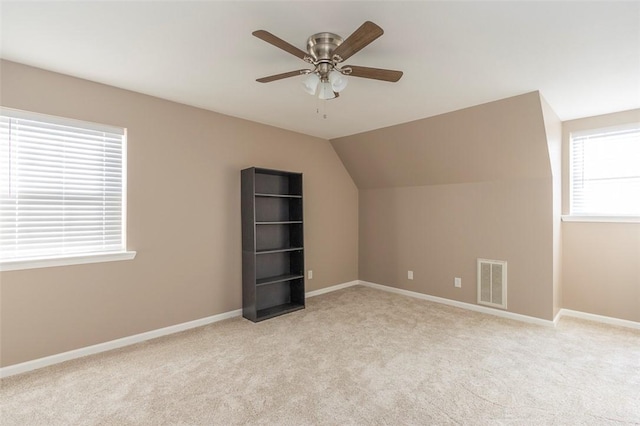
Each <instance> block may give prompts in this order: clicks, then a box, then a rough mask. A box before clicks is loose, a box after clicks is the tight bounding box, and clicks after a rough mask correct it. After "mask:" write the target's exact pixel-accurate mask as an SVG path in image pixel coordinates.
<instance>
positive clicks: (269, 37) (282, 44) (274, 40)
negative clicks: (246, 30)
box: [251, 30, 309, 61]
mask: <svg viewBox="0 0 640 426" xmlns="http://www.w3.org/2000/svg"><path fill="white" fill-rule="evenodd" d="M251 34H253V35H254V36H256V37H258V38H259V39H261V40H264V41H266V42H267V43H269V44H273V45H274V46H275V47H278V48H280V49H282V50H284V51H285V52H289V53H291V54H292V55H293V56H297V57H298V58H300V59H302V60H303V61H304V58H305V57H307V56H309V54H308V53H307V52H305V51H303V50H300V49H298V48H297V47H295V46H293V45H291V44H289V43H287V42H286V41H284V40H282V39H281V38H278V37H276V36H274V35H273V34H271V33H270V32H268V31H265V30H258V31H254V32H253V33H251Z"/></svg>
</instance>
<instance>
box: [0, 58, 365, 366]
mask: <svg viewBox="0 0 640 426" xmlns="http://www.w3.org/2000/svg"><path fill="white" fill-rule="evenodd" d="M1 65H2V69H1V77H0V78H1V80H0V84H1V86H0V90H1V92H0V93H1V96H2V98H1V103H2V105H3V106H7V107H12V108H18V109H24V110H29V111H35V112H40V113H45V114H52V115H58V116H63V117H70V118H75V119H80V120H88V121H94V122H99V123H104V124H110V125H116V126H122V127H126V128H127V129H128V159H129V167H128V171H129V176H128V179H129V182H128V227H129V234H128V246H129V249H131V250H137V252H138V255H137V257H136V258H135V259H134V260H132V261H124V262H111V263H102V264H91V265H78V266H67V267H55V268H44V269H33V270H23V271H11V272H3V273H1V274H0V280H1V282H0V296H1V301H0V309H1V313H0V331H1V341H0V344H1V348H0V350H1V352H0V356H1V360H0V361H1V365H2V366H6V365H12V364H16V363H20V362H23V361H28V360H32V359H36V358H40V357H44V356H47V355H52V354H56V353H60V352H64V351H68V350H72V349H76V348H80V347H84V346H88V345H92V344H96V343H100V342H105V341H109V340H112V339H117V338H121V337H125V336H129V335H133V334H137V333H141V332H145V331H149V330H153V329H157V328H161V327H166V326H170V325H174V324H179V323H182V322H185V321H190V320H195V319H199V318H204V317H207V316H210V315H214V314H218V313H222V312H227V311H231V310H235V309H239V308H240V307H241V238H240V229H241V228H240V170H241V169H242V168H245V167H250V166H254V165H255V166H261V167H268V168H276V169H284V170H292V171H300V172H303V173H304V193H305V206H304V214H305V240H306V251H305V260H306V266H307V268H308V269H313V271H314V278H313V280H311V281H308V282H307V291H309V290H316V289H320V288H323V287H327V286H330V285H334V284H339V283H344V282H348V281H352V280H355V279H357V278H358V270H357V265H358V191H357V188H356V186H355V185H354V183H353V181H352V180H351V177H350V176H349V174H348V173H347V171H346V170H345V168H344V166H343V165H342V163H341V162H340V159H339V158H338V156H337V155H336V153H335V151H334V150H333V149H332V147H331V144H330V143H329V142H328V141H326V140H322V139H318V138H313V137H309V136H305V135H301V134H296V133H293V132H289V131H285V130H281V129H277V128H274V127H269V126H265V125H261V124H257V123H253V122H249V121H244V120H240V119H236V118H232V117H228V116H224V115H220V114H216V113H213V112H209V111H205V110H201V109H196V108H192V107H187V106H184V105H180V104H177V103H172V102H168V101H164V100H161V99H157V98H153V97H149V96H145V95H141V94H137V93H133V92H129V91H125V90H120V89H116V88H113V87H109V86H104V85H100V84H96V83H92V82H89V81H85V80H80V79H76V78H73V77H69V76H64V75H60V74H55V73H51V72H47V71H43V70H39V69H35V68H31V67H27V66H23V65H19V64H16V63H11V62H2V64H1Z"/></svg>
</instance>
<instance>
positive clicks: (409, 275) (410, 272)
mask: <svg viewBox="0 0 640 426" xmlns="http://www.w3.org/2000/svg"><path fill="white" fill-rule="evenodd" d="M407 278H409V279H410V280H412V279H413V271H407Z"/></svg>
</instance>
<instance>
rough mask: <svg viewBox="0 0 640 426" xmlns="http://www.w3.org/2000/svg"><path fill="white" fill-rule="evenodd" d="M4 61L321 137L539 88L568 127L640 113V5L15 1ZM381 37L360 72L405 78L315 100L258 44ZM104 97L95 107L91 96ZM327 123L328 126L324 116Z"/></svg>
mask: <svg viewBox="0 0 640 426" xmlns="http://www.w3.org/2000/svg"><path fill="white" fill-rule="evenodd" d="M0 11H1V18H0V19H1V21H0V24H1V25H0V26H1V33H0V36H1V49H0V56H1V57H2V58H5V59H8V60H11V61H16V62H20V63H24V64H28V65H32V66H36V67H41V68H45V69H48V70H52V71H57V72H61V73H65V74H69V75H72V76H76V77H80V78H85V79H89V80H93V81H97V82H101V83H105V84H109V85H113V86H116V87H121V88H124V89H129V90H133V91H136V92H141V93H145V94H149V95H153V96H157V97H161V98H165V99H169V100H173V101H176V102H181V103H184V104H188V105H193V106H197V107H201V108H205V109H208V110H212V111H216V112H220V113H223V114H228V115H232V116H236V117H241V118H245V119H249V120H253V121H256V122H260V123H265V124H270V125H273V126H277V127H281V128H285V129H290V130H293V131H297V132H301V133H305V134H309V135H314V136H319V137H322V138H326V139H332V138H337V137H341V136H346V135H352V134H356V133H360V132H365V131H369V130H373V129H378V128H382V127H386V126H390V125H394V124H399V123H405V122H409V121H412V120H417V119H421V118H425V117H431V116H435V115H438V114H442V113H445V112H450V111H454V110H458V109H461V108H465V107H469V106H472V105H477V104H481V103H485V102H489V101H493V100H497V99H502V98H506V97H510V96H515V95H519V94H522V93H527V92H530V91H534V90H539V91H540V92H541V93H542V95H543V96H544V97H545V99H546V100H547V101H548V103H549V104H550V105H551V107H552V108H553V109H554V111H555V112H556V113H557V115H558V116H559V117H560V119H562V120H568V119H574V118H580V117H585V116H591V115H597V114H603V113H608V112H615V111H621V110H627V109H633V108H640V2H611V1H607V2H582V1H578V2H559V1H558V2H524V1H514V2H485V1H472V2H399V1H388V2H368V1H354V2H343V1H328V2H327V1H324V2H299V1H279V2H270V1H260V2H246V1H233V2H231V1H229V2H219V1H212V2H206V1H204V2H192V1H168V2H111V1H104V2H94V1H90V2H67V1H65V2H59V1H46V2H13V1H3V2H2V6H1V10H0ZM366 20H371V21H373V22H375V23H377V24H378V25H380V26H381V27H382V28H383V29H384V31H385V34H384V35H383V36H382V37H380V38H379V39H377V40H376V41H374V42H373V43H372V44H371V45H369V46H368V47H366V48H365V49H363V50H362V51H360V52H359V53H357V54H356V55H354V56H353V57H352V58H351V59H350V60H349V62H350V63H352V64H354V65H362V66H369V67H380V68H390V69H398V70H402V71H404V76H403V78H402V79H401V80H400V81H399V82H398V83H386V82H380V81H376V80H366V79H358V78H351V79H350V81H349V85H348V87H347V88H346V89H345V90H344V92H343V93H342V96H340V98H338V99H336V100H331V101H326V102H323V101H318V100H317V99H315V98H314V97H312V96H310V95H308V94H306V93H305V92H304V91H303V90H302V89H301V84H300V83H301V80H302V79H303V77H293V78H289V79H284V80H280V81H276V82H272V83H268V84H261V83H257V82H256V81H255V79H256V78H259V77H263V76H267V75H271V74H277V73H281V72H286V71H291V70H296V69H300V68H304V67H305V63H304V62H302V61H300V59H298V58H296V57H294V56H292V55H289V54H287V53H286V52H284V51H281V50H279V49H277V48H275V47H273V46H271V45H269V44H267V43H265V42H264V41H262V40H259V39H257V38H255V37H253V36H252V35H251V33H252V31H254V30H257V29H264V30H267V31H269V32H272V33H273V34H275V35H277V36H278V37H280V38H282V39H284V40H286V41H288V42H289V43H291V44H293V45H295V46H296V47H298V48H301V49H304V48H305V44H306V39H307V37H308V36H310V35H311V34H313V33H316V32H322V31H330V32H335V33H337V34H340V35H342V36H343V37H346V36H348V35H349V34H350V33H351V32H352V31H354V30H355V29H356V28H357V27H358V26H359V25H361V24H362V23H363V22H364V21H366ZM96 101H99V100H96ZM325 115H326V118H323V117H324V116H325Z"/></svg>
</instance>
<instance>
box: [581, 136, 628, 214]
mask: <svg viewBox="0 0 640 426" xmlns="http://www.w3.org/2000/svg"><path fill="white" fill-rule="evenodd" d="M570 151H571V184H570V185H571V188H570V191H571V214H572V215H575V216H581V215H583V216H640V125H634V126H627V127H624V128H609V129H599V130H593V131H589V132H580V133H573V134H572V135H571V150H570Z"/></svg>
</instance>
